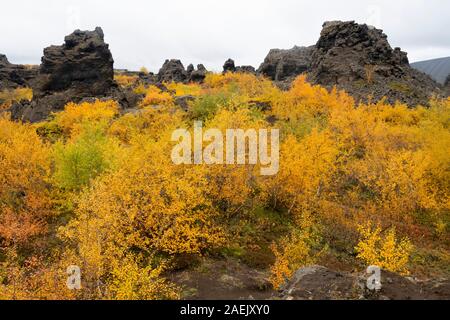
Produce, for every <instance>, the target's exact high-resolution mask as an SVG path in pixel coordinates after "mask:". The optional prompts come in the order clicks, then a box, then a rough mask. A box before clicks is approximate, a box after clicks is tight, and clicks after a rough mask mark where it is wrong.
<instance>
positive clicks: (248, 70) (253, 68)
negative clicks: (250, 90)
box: [236, 66, 256, 74]
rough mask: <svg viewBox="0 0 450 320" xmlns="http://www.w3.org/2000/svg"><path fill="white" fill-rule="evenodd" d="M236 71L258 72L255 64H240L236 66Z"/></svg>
mask: <svg viewBox="0 0 450 320" xmlns="http://www.w3.org/2000/svg"><path fill="white" fill-rule="evenodd" d="M236 72H242V73H253V74H256V69H255V67H253V66H238V67H236Z"/></svg>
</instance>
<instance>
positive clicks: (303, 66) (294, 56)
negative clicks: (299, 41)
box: [258, 46, 315, 81]
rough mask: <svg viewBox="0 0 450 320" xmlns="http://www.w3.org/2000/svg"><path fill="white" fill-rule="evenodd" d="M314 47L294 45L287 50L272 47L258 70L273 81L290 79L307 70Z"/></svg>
mask: <svg viewBox="0 0 450 320" xmlns="http://www.w3.org/2000/svg"><path fill="white" fill-rule="evenodd" d="M314 49H315V47H314V46H310V47H297V46H295V47H293V48H292V49H288V50H282V49H272V50H270V52H269V54H268V55H267V57H266V58H265V59H264V62H263V63H262V64H261V66H260V67H259V69H258V72H259V73H261V74H263V75H265V76H267V77H269V78H270V79H272V80H274V81H285V80H289V79H290V80H292V79H293V78H295V77H296V76H298V75H299V74H302V73H305V72H307V71H308V70H309V68H310V65H311V55H312V54H313V51H314Z"/></svg>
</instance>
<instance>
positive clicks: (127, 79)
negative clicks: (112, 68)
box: [114, 74, 139, 88]
mask: <svg viewBox="0 0 450 320" xmlns="http://www.w3.org/2000/svg"><path fill="white" fill-rule="evenodd" d="M138 79H139V77H138V76H129V75H126V74H116V75H114V81H116V82H117V84H118V85H119V86H121V87H125V88H127V87H131V86H133V85H134V84H135V83H136V82H137V81H138Z"/></svg>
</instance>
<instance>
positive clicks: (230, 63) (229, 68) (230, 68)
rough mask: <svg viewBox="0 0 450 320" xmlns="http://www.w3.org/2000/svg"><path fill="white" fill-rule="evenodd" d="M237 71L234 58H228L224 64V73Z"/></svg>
mask: <svg viewBox="0 0 450 320" xmlns="http://www.w3.org/2000/svg"><path fill="white" fill-rule="evenodd" d="M235 71H236V66H235V65H234V60H233V59H228V60H227V61H225V63H224V65H223V73H227V72H235Z"/></svg>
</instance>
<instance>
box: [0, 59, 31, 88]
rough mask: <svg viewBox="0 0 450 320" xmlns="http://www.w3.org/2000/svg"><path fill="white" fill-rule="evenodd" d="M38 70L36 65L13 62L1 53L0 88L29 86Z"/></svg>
mask: <svg viewBox="0 0 450 320" xmlns="http://www.w3.org/2000/svg"><path fill="white" fill-rule="evenodd" d="M37 72H38V69H37V68H36V67H33V66H23V65H17V64H12V63H10V62H9V61H8V59H7V58H6V56H5V55H3V54H0V90H2V89H14V88H17V87H26V86H29V85H30V81H31V80H32V79H34V78H35V77H36V75H37Z"/></svg>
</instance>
